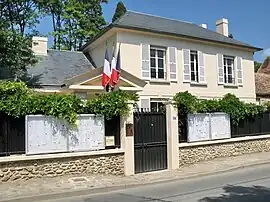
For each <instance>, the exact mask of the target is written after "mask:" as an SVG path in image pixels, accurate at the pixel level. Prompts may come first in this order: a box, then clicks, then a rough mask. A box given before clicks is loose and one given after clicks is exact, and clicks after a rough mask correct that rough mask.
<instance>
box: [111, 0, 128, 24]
mask: <svg viewBox="0 0 270 202" xmlns="http://www.w3.org/2000/svg"><path fill="white" fill-rule="evenodd" d="M126 11H127V9H126V7H125V5H124V3H123V2H122V1H119V2H118V3H117V6H116V9H115V13H114V15H113V18H112V22H114V21H115V20H117V19H118V18H120V17H121V16H122V15H124V14H125V12H126Z"/></svg>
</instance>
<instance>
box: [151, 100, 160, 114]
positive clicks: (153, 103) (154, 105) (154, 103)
mask: <svg viewBox="0 0 270 202" xmlns="http://www.w3.org/2000/svg"><path fill="white" fill-rule="evenodd" d="M150 108H151V111H152V112H157V109H158V105H157V102H150Z"/></svg>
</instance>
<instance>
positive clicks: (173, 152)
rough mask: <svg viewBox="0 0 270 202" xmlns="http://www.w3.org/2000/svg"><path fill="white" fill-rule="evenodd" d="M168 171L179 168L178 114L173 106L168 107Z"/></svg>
mask: <svg viewBox="0 0 270 202" xmlns="http://www.w3.org/2000/svg"><path fill="white" fill-rule="evenodd" d="M166 122H167V126H166V127H167V151H168V152H167V154H168V169H169V170H172V169H177V168H179V146H178V144H179V137H178V113H177V110H176V109H175V108H174V107H173V105H172V104H168V105H166Z"/></svg>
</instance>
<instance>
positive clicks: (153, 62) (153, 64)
mask: <svg viewBox="0 0 270 202" xmlns="http://www.w3.org/2000/svg"><path fill="white" fill-rule="evenodd" d="M151 67H156V60H155V58H151Z"/></svg>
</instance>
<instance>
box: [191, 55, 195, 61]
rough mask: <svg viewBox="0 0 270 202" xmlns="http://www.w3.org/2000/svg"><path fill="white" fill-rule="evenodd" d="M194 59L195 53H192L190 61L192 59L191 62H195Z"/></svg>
mask: <svg viewBox="0 0 270 202" xmlns="http://www.w3.org/2000/svg"><path fill="white" fill-rule="evenodd" d="M194 59H195V58H194V55H193V54H190V61H191V62H194Z"/></svg>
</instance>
